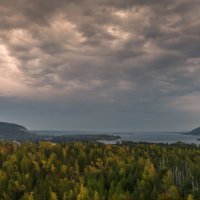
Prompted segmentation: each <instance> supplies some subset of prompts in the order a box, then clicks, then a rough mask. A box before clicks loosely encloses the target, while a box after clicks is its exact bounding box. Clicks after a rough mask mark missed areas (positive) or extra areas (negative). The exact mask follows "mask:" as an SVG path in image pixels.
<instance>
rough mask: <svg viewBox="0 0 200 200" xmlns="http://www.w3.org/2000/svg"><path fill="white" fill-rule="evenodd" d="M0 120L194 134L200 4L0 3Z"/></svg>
mask: <svg viewBox="0 0 200 200" xmlns="http://www.w3.org/2000/svg"><path fill="white" fill-rule="evenodd" d="M0 121H7V122H15V123H20V124H22V125H25V126H27V127H28V128H29V129H57V130H72V129H73V130H115V131H122V130H125V131H131V130H132V131H148V130H150V131H152V130H163V131H166V130H176V131H179V130H180V131H182V130H190V129H193V128H196V127H197V126H200V1H199V0H123V1H122V0H56V1H55V0H0Z"/></svg>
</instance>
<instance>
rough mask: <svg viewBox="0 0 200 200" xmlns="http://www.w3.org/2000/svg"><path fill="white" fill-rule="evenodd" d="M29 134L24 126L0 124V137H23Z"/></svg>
mask: <svg viewBox="0 0 200 200" xmlns="http://www.w3.org/2000/svg"><path fill="white" fill-rule="evenodd" d="M26 134H29V131H28V129H27V128H25V127H24V126H21V125H18V124H12V123H7V122H0V137H11V136H19V135H20V136H21V135H22V136H23V135H26Z"/></svg>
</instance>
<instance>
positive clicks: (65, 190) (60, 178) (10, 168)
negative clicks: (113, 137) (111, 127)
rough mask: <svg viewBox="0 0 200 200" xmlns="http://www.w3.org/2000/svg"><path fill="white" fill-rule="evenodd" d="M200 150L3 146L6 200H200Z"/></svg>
mask: <svg viewBox="0 0 200 200" xmlns="http://www.w3.org/2000/svg"><path fill="white" fill-rule="evenodd" d="M199 186H200V149H199V147H197V146H195V145H181V144H180V145H178V144H177V145H160V144H135V143H131V142H130V143H122V144H116V145H110V144H107V145H105V144H99V143H92V142H91V143H89V142H85V143H81V142H75V143H63V144H55V143H51V142H40V143H22V144H16V143H11V142H0V199H2V200H4V199H5V200H13V199H21V200H46V199H49V200H56V199H58V200H68V199H69V200H75V199H78V200H88V199H89V200H90V199H91V200H104V199H108V200H116V199H117V200H118V199H119V200H157V199H159V200H184V199H185V200H193V199H194V200H196V199H197V200H198V199H200V188H199Z"/></svg>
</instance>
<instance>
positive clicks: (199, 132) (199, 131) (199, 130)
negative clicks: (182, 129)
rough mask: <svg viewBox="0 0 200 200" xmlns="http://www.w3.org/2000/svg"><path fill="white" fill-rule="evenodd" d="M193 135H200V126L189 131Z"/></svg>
mask: <svg viewBox="0 0 200 200" xmlns="http://www.w3.org/2000/svg"><path fill="white" fill-rule="evenodd" d="M189 134H191V135H200V127H198V128H196V129H194V130H192V131H190V132H189Z"/></svg>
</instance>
